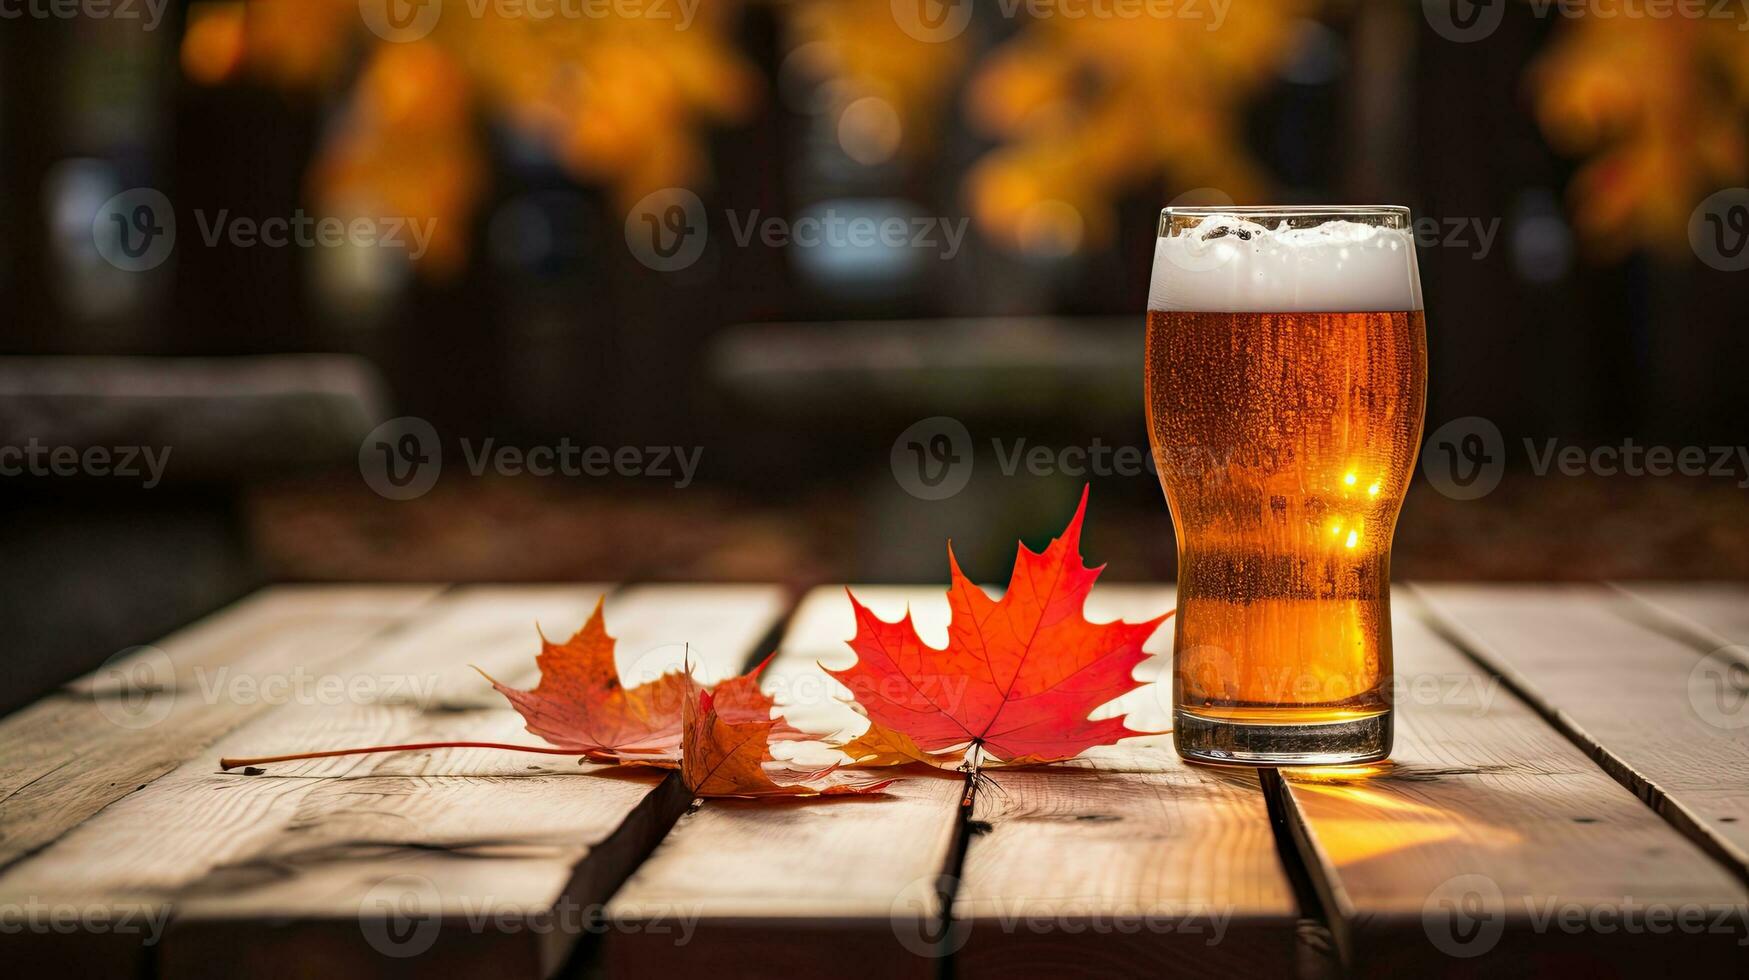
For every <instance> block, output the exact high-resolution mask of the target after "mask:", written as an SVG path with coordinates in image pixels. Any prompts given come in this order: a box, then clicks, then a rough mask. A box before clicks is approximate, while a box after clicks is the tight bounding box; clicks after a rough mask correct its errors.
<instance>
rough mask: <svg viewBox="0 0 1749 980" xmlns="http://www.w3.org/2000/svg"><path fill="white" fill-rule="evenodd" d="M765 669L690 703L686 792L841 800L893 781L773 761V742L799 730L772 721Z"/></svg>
mask: <svg viewBox="0 0 1749 980" xmlns="http://www.w3.org/2000/svg"><path fill="white" fill-rule="evenodd" d="M769 662H770V660H769V659H768V660H767V661H766V663H769ZM764 668H765V664H760V665H759V667H758V668H756V669H755V670H754V671H753V672H752V673H750V674H747V675H746V676H744V677H736V678H732V679H730V680H726V681H724V682H722V683H721V684H719V685H717V687H716V689H715V690H712V691H700V692H699V693H698V694H697V696H695V697H689V698H688V699H687V701H686V710H685V724H686V734H685V742H684V744H685V748H684V751H683V752H682V753H681V764H680V776H681V779H683V780H684V781H685V782H686V788H687V789H689V790H691V791H692V793H693V794H694V795H695V796H745V797H755V796H836V795H840V794H846V793H875V792H879V791H880V790H883V789H885V788H886V787H887V786H888V785H890V784H891V783H892V782H893V781H892V780H891V779H882V778H879V777H876V776H870V775H867V774H864V773H848V772H842V771H840V770H838V769H837V768H836V767H828V768H826V769H818V770H801V769H796V768H793V767H790V766H786V765H784V764H783V763H780V762H778V761H776V760H775V759H773V758H772V755H771V742H772V741H773V740H774V738H775V739H781V738H783V737H788V736H786V733H785V729H788V730H789V731H794V729H793V728H791V727H790V726H789V723H788V722H782V721H777V720H774V719H773V718H772V717H771V708H772V705H773V701H772V699H771V697H770V696H769V695H767V694H765V693H764V692H762V691H760V690H759V672H760V671H761V670H763V669H764ZM761 715H763V717H760V716H761Z"/></svg>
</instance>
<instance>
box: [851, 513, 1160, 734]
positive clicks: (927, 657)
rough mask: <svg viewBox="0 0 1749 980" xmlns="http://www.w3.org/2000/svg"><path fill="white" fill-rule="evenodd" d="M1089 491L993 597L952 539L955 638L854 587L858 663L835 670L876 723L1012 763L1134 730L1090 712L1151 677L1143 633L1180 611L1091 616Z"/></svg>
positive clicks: (1094, 574)
mask: <svg viewBox="0 0 1749 980" xmlns="http://www.w3.org/2000/svg"><path fill="white" fill-rule="evenodd" d="M1086 512H1087V492H1086V491H1085V490H1083V491H1082V494H1081V505H1080V507H1078V508H1077V509H1076V511H1075V518H1074V520H1072V521H1070V522H1069V527H1068V529H1067V530H1065V531H1064V532H1063V536H1062V537H1060V538H1057V539H1055V540H1053V541H1052V542H1051V544H1050V546H1049V547H1047V548H1046V549H1045V550H1044V553H1043V554H1034V553H1032V552H1031V551H1028V550H1027V549H1026V547H1025V546H1024V545H1022V546H1021V547H1020V549H1019V556H1018V558H1017V560H1016V561H1015V565H1014V576H1013V579H1012V581H1010V582H1009V584H1008V591H1007V593H1006V594H1004V595H1003V597H1002V598H1001V599H1000V600H994V599H991V598H990V597H989V596H987V595H985V594H984V591H983V590H982V589H980V588H978V587H977V586H976V585H973V584H972V582H971V580H970V579H968V578H966V576H965V574H964V573H962V572H961V571H960V567H959V562H958V561H957V560H956V559H955V558H954V556H953V547H952V545H951V544H950V545H949V546H948V562H949V564H950V566H951V568H952V576H953V578H952V582H953V584H952V587H951V588H950V589H949V590H948V593H947V598H948V603H949V604H950V606H951V607H952V609H953V619H952V622H951V623H950V625H949V626H948V641H947V647H946V648H945V649H940V650H937V649H935V648H934V647H931V646H929V645H928V644H926V643H924V642H923V640H922V639H921V638H920V637H919V636H918V635H917V630H916V628H915V627H914V626H913V624H912V622H911V614H910V613H909V612H906V614H905V617H904V618H903V619H901V620H899V621H898V622H896V623H888V622H885V621H883V620H881V619H880V618H879V617H877V616H875V615H874V613H872V612H870V611H869V609H868V608H867V607H866V606H864V605H863V604H862V603H860V602H857V601H856V596H855V595H854V594H853V595H851V597H850V601H851V604H852V605H853V606H854V607H855V609H856V637H855V638H854V639H852V640H851V641H850V645H851V648H852V649H854V650H855V651H856V655H857V660H856V663H855V665H853V666H851V667H849V668H847V669H845V670H837V671H831V673H832V675H833V676H835V677H837V678H838V679H839V680H840V681H842V682H843V683H844V685H845V686H846V687H848V688H850V691H851V693H852V694H853V695H855V697H856V700H857V702H858V704H860V705H861V706H862V708H863V710H864V711H865V712H866V713H867V714H868V717H869V719H870V720H871V722H873V723H874V724H875V725H879V726H883V727H884V728H886V729H890V730H891V731H894V732H899V733H902V734H903V735H906V736H909V738H910V739H911V740H913V741H914V742H915V744H916V745H917V747H919V748H921V749H923V750H924V751H925V752H929V753H940V752H946V751H949V750H963V749H965V748H967V747H982V748H983V749H984V750H986V751H988V752H989V753H991V754H993V755H995V756H996V757H997V758H998V759H1000V760H1002V761H1003V762H1007V763H1035V762H1051V761H1056V760H1060V759H1067V758H1070V757H1072V756H1074V755H1076V754H1078V753H1080V752H1081V751H1082V750H1084V749H1087V748H1091V747H1092V746H1095V745H1108V744H1110V743H1112V742H1116V741H1117V740H1118V739H1121V738H1124V737H1126V736H1130V735H1140V734H1146V733H1143V732H1135V731H1131V730H1130V729H1129V728H1128V727H1127V726H1125V725H1124V723H1123V721H1122V720H1121V719H1119V718H1107V719H1104V720H1101V721H1089V720H1088V717H1087V716H1088V715H1089V714H1090V713H1091V712H1092V711H1093V709H1094V708H1097V707H1099V706H1100V705H1102V704H1105V703H1106V702H1108V701H1111V700H1113V699H1115V698H1117V697H1120V696H1122V695H1124V694H1127V693H1128V692H1130V691H1132V690H1135V689H1136V688H1137V687H1139V686H1141V684H1140V682H1138V681H1136V680H1135V679H1134V678H1133V677H1132V676H1131V675H1132V674H1133V673H1134V671H1135V668H1136V665H1137V664H1140V663H1141V662H1142V661H1143V660H1145V659H1147V657H1148V655H1147V654H1145V653H1143V652H1142V644H1144V643H1146V642H1147V641H1148V638H1149V637H1151V636H1153V635H1154V631H1155V630H1156V629H1158V628H1159V626H1160V624H1161V623H1163V622H1165V621H1166V619H1167V618H1168V617H1170V616H1171V615H1172V613H1170V612H1168V613H1166V614H1165V615H1164V616H1161V617H1159V618H1158V619H1154V620H1150V621H1149V622H1145V623H1124V622H1115V623H1105V624H1096V623H1090V622H1088V621H1087V619H1086V618H1085V616H1084V615H1083V611H1084V609H1085V606H1086V602H1087V595H1088V593H1089V592H1091V591H1092V589H1093V583H1094V581H1095V580H1096V579H1098V578H1099V573H1100V572H1101V571H1102V570H1103V568H1104V566H1101V567H1100V568H1094V569H1089V568H1087V567H1086V566H1085V565H1083V564H1082V561H1081V554H1080V542H1081V521H1082V518H1083V516H1085V514H1086Z"/></svg>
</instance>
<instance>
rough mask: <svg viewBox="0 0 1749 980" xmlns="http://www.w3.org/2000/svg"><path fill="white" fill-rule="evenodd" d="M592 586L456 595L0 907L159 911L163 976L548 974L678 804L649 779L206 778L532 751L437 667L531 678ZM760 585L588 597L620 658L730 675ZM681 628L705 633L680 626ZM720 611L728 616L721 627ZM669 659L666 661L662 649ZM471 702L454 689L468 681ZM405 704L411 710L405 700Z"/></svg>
mask: <svg viewBox="0 0 1749 980" xmlns="http://www.w3.org/2000/svg"><path fill="white" fill-rule="evenodd" d="M601 591H602V587H600V586H587V585H573V586H555V587H505V588H497V587H490V588H484V587H483V588H469V589H460V590H456V591H455V592H453V593H451V594H450V595H448V596H446V597H445V598H444V599H443V600H441V602H440V603H439V605H438V606H437V607H436V608H434V609H433V610H431V612H430V613H429V614H428V615H425V616H422V617H420V620H419V622H418V623H417V624H415V625H413V626H412V627H410V628H409V629H406V630H404V631H402V632H400V633H398V634H396V635H395V636H393V637H390V638H387V639H385V640H384V641H383V642H381V643H378V644H376V645H374V646H373V647H372V648H371V649H369V650H367V651H365V652H364V653H363V654H362V655H360V656H357V657H354V658H350V659H349V660H348V661H346V662H345V663H340V664H335V665H334V666H333V676H334V677H335V678H336V683H338V684H340V685H342V686H343V687H344V688H345V689H346V690H347V691H348V692H349V694H348V696H347V700H346V702H345V703H342V704H333V703H297V704H289V705H286V706H284V707H281V708H279V709H277V710H276V711H274V712H273V713H271V714H270V715H267V716H264V717H262V718H260V719H258V720H256V721H255V722H254V723H252V724H250V725H248V726H246V727H244V728H242V729H240V730H238V731H237V732H234V733H233V734H231V735H230V736H228V737H227V738H225V739H223V740H222V741H221V742H220V743H219V744H217V745H216V746H214V747H213V748H212V749H210V750H208V751H206V752H204V753H202V754H201V755H200V756H199V757H197V758H195V759H193V760H191V761H190V762H188V763H187V764H185V765H183V766H182V767H180V768H178V769H177V770H176V771H175V772H173V773H171V774H170V775H168V776H166V777H164V778H163V779H161V780H159V781H158V782H157V783H155V784H153V785H152V786H150V787H148V788H147V789H146V790H145V791H142V792H140V793H136V794H134V795H133V796H132V797H129V798H128V799H126V800H123V801H122V802H121V803H119V804H117V805H115V806H112V807H110V808H109V809H108V810H107V811H106V812H105V813H103V814H102V815H101V816H100V817H98V818H96V819H94V820H92V821H89V822H88V823H87V824H86V825H85V826H84V827H82V828H80V829H79V830H78V831H76V832H74V833H72V834H69V835H68V836H67V837H66V838H64V839H63V840H61V841H60V842H58V843H57V844H56V845H54V846H53V847H50V848H48V849H46V850H45V851H43V852H42V853H41V854H40V855H38V856H37V857H36V858H34V859H32V860H30V861H27V862H24V863H22V864H20V865H19V866H18V867H16V868H15V869H13V872H12V873H11V874H9V875H7V876H5V877H4V878H0V899H4V897H6V896H13V895H35V896H42V895H49V896H53V900H54V901H55V902H56V903H58V904H61V905H65V906H68V907H74V908H110V907H116V906H117V905H146V906H148V907H151V908H164V907H169V908H171V909H173V910H174V918H173V920H172V921H171V923H170V927H169V931H168V934H167V937H166V938H165V941H164V943H163V945H162V948H161V949H160V950H159V951H158V958H157V959H158V962H157V964H156V969H157V971H158V972H159V973H160V974H162V975H164V976H224V977H230V976H236V975H261V976H302V975H307V973H308V971H309V969H310V968H311V964H312V963H320V964H321V969H322V970H323V972H324V973H325V974H330V975H339V976H369V975H378V974H379V973H382V972H385V971H386V972H406V973H428V972H432V971H434V970H435V969H439V968H441V969H444V970H446V971H461V972H463V973H466V972H473V971H480V972H484V971H486V970H491V971H493V972H494V973H496V974H501V975H512V976H541V975H547V974H550V973H551V972H552V971H553V970H554V969H556V967H557V966H558V965H559V964H560V963H561V962H562V960H563V958H564V956H565V954H566V952H567V951H568V950H569V949H570V948H571V947H572V946H573V945H574V944H575V943H576V942H577V940H578V939H579V938H580V937H581V936H583V935H585V934H586V933H587V930H588V929H589V928H590V927H591V926H592V920H591V919H590V917H589V914H588V913H589V911H590V909H589V906H591V905H592V904H598V903H599V902H601V901H602V900H603V899H604V898H605V897H606V896H607V894H608V893H609V892H611V890H612V889H613V887H615V886H616V885H617V884H618V883H619V881H620V880H621V879H622V878H623V877H624V875H625V874H626V873H627V872H629V870H630V868H631V867H632V866H633V865H634V864H635V862H636V861H637V859H638V858H639V857H640V856H641V855H642V853H644V852H645V851H646V850H647V849H648V848H649V847H650V846H653V845H654V842H655V840H656V839H657V838H659V836H660V834H661V833H662V832H663V831H664V830H665V829H666V827H667V826H668V825H669V824H671V823H672V821H673V820H674V819H675V818H676V817H677V816H678V815H679V813H680V811H681V810H682V809H683V808H684V806H685V805H686V802H687V800H686V798H685V794H684V792H682V791H679V789H678V783H677V781H674V780H672V779H669V778H666V777H665V776H664V775H662V774H660V773H656V772H638V773H625V772H621V771H618V770H605V769H603V768H602V767H597V766H579V765H577V764H576V763H574V762H572V761H570V760H568V759H563V758H558V757H553V756H534V755H529V756H517V755H513V754H508V753H499V752H491V751H487V750H471V749H455V750H442V751H437V752H423V753H402V754H393V755H373V756H359V757H347V758H337V759H325V760H311V761H308V762H303V763H294V764H287V765H282V766H276V767H273V768H272V769H271V771H270V772H269V773H268V774H266V775H261V776H253V777H251V776H247V775H239V774H235V773H230V774H227V773H220V772H218V771H217V765H216V763H217V759H218V758H219V757H220V756H221V755H243V754H253V753H263V754H273V753H277V752H282V751H297V750H314V749H324V748H337V747H344V746H352V745H369V744H384V743H396V742H406V741H445V740H481V741H505V742H512V743H530V744H538V740H537V739H535V738H534V737H533V736H531V735H528V734H527V733H526V732H523V731H522V720H521V718H520V716H518V715H517V714H516V713H515V712H514V711H513V710H511V709H510V708H509V707H508V706H507V705H505V704H503V703H502V701H500V702H499V703H498V704H497V705H495V706H490V707H478V708H470V707H466V706H465V705H466V703H467V702H468V700H469V697H468V694H467V692H465V691H463V690H462V688H461V684H462V677H463V675H462V674H461V673H460V672H459V671H458V670H457V669H456V668H457V666H458V665H466V664H467V663H470V662H477V663H481V664H482V665H487V664H490V665H494V666H497V665H502V666H503V667H505V668H513V667H515V665H516V664H521V665H522V666H521V667H520V668H518V669H506V670H505V674H506V675H507V676H506V678H505V679H507V680H509V679H511V678H515V679H516V680H518V681H519V682H521V681H526V680H530V679H532V676H521V677H519V676H517V675H518V674H521V675H532V673H533V668H532V663H533V656H534V654H535V652H536V651H537V649H538V647H537V642H538V641H537V639H536V637H535V634H534V630H533V624H534V622H535V621H536V620H537V619H538V620H539V621H541V622H542V623H544V624H546V625H547V628H548V629H549V630H550V631H552V632H555V633H558V632H561V631H566V630H570V629H574V628H575V627H576V626H577V625H580V624H581V623H582V621H583V619H584V618H585V617H586V616H587V615H588V612H589V610H590V608H591V607H592V606H593V604H594V602H595V599H596V597H597V596H598V595H599V594H600V592H601ZM783 605H784V603H783V597H782V593H781V590H778V589H774V588H763V587H733V586H731V587H722V588H721V589H714V588H711V587H700V588H685V587H674V588H651V589H648V590H643V589H640V590H634V591H632V592H628V593H625V594H622V595H616V596H613V597H611V598H610V599H609V601H608V611H607V616H608V624H609V629H610V631H611V632H613V633H615V634H616V635H617V636H619V638H620V650H621V651H622V653H623V654H625V655H626V656H629V657H634V658H635V657H637V656H639V655H641V654H644V653H647V652H648V651H650V650H653V649H656V648H660V647H664V646H667V645H670V644H672V643H675V642H676V641H678V640H679V639H680V638H683V637H684V638H687V639H689V640H691V641H692V642H694V643H696V644H697V647H696V648H695V650H696V656H697V658H698V660H699V661H700V662H701V664H702V665H703V670H704V671H705V672H707V673H717V674H721V673H726V672H733V671H734V670H736V669H738V667H739V666H740V662H741V661H742V660H744V659H745V658H746V656H747V655H748V653H749V652H750V651H751V648H752V646H753V644H754V643H755V642H756V641H757V640H758V639H759V638H760V637H762V636H764V635H765V633H766V632H767V631H768V630H769V629H770V627H771V625H772V624H773V623H774V622H775V620H776V617H777V616H778V615H779V614H780V613H781V611H782V608H783ZM695 607H696V608H703V609H706V610H708V614H707V615H705V616H703V617H702V619H701V621H702V622H704V623H707V624H709V625H710V627H711V630H712V632H711V634H710V635H708V636H703V635H693V634H694V633H695V630H694V629H693V628H692V626H691V624H690V623H689V622H688V609H690V608H695ZM731 607H732V608H733V609H734V610H738V612H735V613H734V614H732V615H731V614H728V613H727V612H726V609H729V608H731ZM675 652H676V660H678V659H679V658H678V652H679V648H678V647H676V651H675ZM473 683H475V684H477V685H480V686H485V681H484V680H482V679H479V678H478V675H477V674H476V675H475V680H474V682H473ZM409 692H412V693H413V695H414V696H412V697H409V696H408V695H409Z"/></svg>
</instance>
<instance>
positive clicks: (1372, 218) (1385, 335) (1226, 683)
mask: <svg viewBox="0 0 1749 980" xmlns="http://www.w3.org/2000/svg"><path fill="white" fill-rule="evenodd" d="M1146 385H1147V406H1148V430H1149V437H1150V439H1151V441H1152V443H1153V449H1154V458H1155V463H1156V465H1157V467H1158V471H1159V474H1160V483H1161V485H1162V487H1163V488H1164V489H1165V491H1166V502H1167V506H1168V507H1169V508H1170V509H1171V511H1172V523H1173V527H1174V530H1175V533H1176V535H1177V538H1178V614H1177V617H1176V627H1175V628H1176V630H1177V633H1176V643H1175V646H1174V650H1173V675H1172V680H1173V699H1174V726H1173V731H1174V736H1173V738H1174V742H1175V744H1176V745H1177V747H1178V751H1179V754H1181V755H1183V756H1184V757H1185V758H1187V759H1192V760H1196V761H1200V762H1212V763H1221V764H1229V765H1256V766H1283V765H1328V764H1356V763H1363V762H1371V761H1376V760H1379V759H1383V758H1385V757H1386V756H1387V755H1389V754H1390V749H1391V704H1390V682H1391V613H1390V571H1391V536H1392V534H1393V533H1394V531H1395V529H1396V522H1397V512H1398V510H1399V508H1400V507H1401V506H1402V502H1403V495H1404V493H1405V492H1406V491H1407V489H1408V485H1409V477H1410V474H1411V473H1412V472H1413V471H1414V467H1415V456H1416V452H1417V450H1418V448H1419V446H1420V443H1421V425H1422V416H1423V412H1424V407H1425V403H1426V389H1427V332H1426V321H1425V319H1424V316H1423V313H1422V306H1421V278H1420V273H1419V271H1418V270H1417V266H1416V262H1415V243H1414V238H1413V235H1412V234H1411V229H1410V219H1409V212H1408V209H1407V208H1399V207H1294V208H1285V207H1284V208H1167V209H1166V211H1165V212H1164V214H1163V215H1162V216H1161V221H1160V237H1159V239H1158V240H1157V242H1156V248H1155V253H1154V274H1153V281H1152V286H1151V290H1150V295H1149V298H1148V342H1147V381H1146Z"/></svg>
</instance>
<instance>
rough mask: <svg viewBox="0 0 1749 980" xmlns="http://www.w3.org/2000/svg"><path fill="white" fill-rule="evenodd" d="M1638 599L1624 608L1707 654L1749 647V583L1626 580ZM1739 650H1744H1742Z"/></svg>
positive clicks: (1628, 592)
mask: <svg viewBox="0 0 1749 980" xmlns="http://www.w3.org/2000/svg"><path fill="white" fill-rule="evenodd" d="M1616 588H1618V589H1620V590H1621V591H1622V592H1623V593H1624V594H1626V595H1627V596H1629V597H1630V598H1632V599H1635V600H1637V601H1636V602H1635V603H1633V604H1630V605H1629V606H1628V607H1627V608H1625V609H1624V610H1623V611H1624V612H1626V613H1627V614H1629V615H1630V616H1633V615H1634V614H1635V613H1639V614H1641V616H1638V617H1636V618H1642V619H1643V621H1644V622H1645V623H1646V624H1647V625H1648V626H1651V627H1652V628H1653V629H1656V630H1659V631H1660V632H1664V633H1668V634H1670V635H1671V636H1674V637H1676V638H1677V639H1679V640H1685V641H1687V642H1689V643H1692V644H1694V645H1695V646H1696V647H1698V648H1699V649H1700V650H1701V651H1702V652H1704V653H1711V652H1713V651H1715V650H1720V649H1722V648H1724V647H1729V646H1738V647H1743V646H1749V585H1744V584H1743V583H1741V582H1682V583H1675V582H1624V583H1617V584H1616ZM1738 652H1739V653H1741V652H1743V651H1738Z"/></svg>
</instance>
